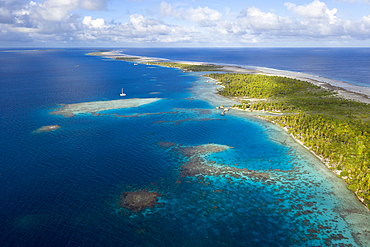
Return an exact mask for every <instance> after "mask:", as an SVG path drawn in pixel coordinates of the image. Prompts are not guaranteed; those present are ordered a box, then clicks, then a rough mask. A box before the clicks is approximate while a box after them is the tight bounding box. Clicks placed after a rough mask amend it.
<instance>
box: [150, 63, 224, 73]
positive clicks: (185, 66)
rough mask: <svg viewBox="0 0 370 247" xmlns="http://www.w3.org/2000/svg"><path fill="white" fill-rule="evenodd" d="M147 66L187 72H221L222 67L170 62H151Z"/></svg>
mask: <svg viewBox="0 0 370 247" xmlns="http://www.w3.org/2000/svg"><path fill="white" fill-rule="evenodd" d="M147 64H152V65H159V66H164V67H170V68H179V69H182V70H186V71H194V72H198V71H218V70H221V69H222V68H223V67H222V66H216V65H212V64H204V65H195V64H184V63H170V62H149V63H147Z"/></svg>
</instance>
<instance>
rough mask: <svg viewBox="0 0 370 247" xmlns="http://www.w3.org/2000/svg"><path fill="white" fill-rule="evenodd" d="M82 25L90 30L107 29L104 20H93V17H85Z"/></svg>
mask: <svg viewBox="0 0 370 247" xmlns="http://www.w3.org/2000/svg"><path fill="white" fill-rule="evenodd" d="M82 24H84V25H86V26H87V27H88V28H90V29H102V28H105V27H107V26H106V25H105V20H104V19H103V18H96V19H95V20H93V19H92V18H91V16H85V17H84V19H83V20H82Z"/></svg>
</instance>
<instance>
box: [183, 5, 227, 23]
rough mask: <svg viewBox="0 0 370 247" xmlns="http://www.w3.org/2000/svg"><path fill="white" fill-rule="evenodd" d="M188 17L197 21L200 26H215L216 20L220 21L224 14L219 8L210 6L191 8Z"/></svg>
mask: <svg viewBox="0 0 370 247" xmlns="http://www.w3.org/2000/svg"><path fill="white" fill-rule="evenodd" d="M187 17H188V19H189V20H191V21H195V22H197V23H198V25H199V26H202V27H206V26H215V25H216V24H215V22H217V21H220V20H221V18H222V14H221V13H220V12H218V11H217V10H214V9H210V8H208V7H205V8H201V7H198V8H196V9H193V8H190V9H188V10H187Z"/></svg>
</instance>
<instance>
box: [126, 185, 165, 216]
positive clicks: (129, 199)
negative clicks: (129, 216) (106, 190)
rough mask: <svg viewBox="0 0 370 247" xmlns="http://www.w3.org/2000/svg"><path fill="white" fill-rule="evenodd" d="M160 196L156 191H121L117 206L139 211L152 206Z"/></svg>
mask: <svg viewBox="0 0 370 247" xmlns="http://www.w3.org/2000/svg"><path fill="white" fill-rule="evenodd" d="M160 196H162V195H161V194H158V193H156V192H149V191H148V190H141V191H135V192H123V193H122V195H121V199H120V201H119V206H120V207H124V208H127V209H128V210H130V211H132V212H140V211H142V210H144V209H146V208H153V207H154V206H155V204H156V203H157V201H158V199H157V198H158V197H160Z"/></svg>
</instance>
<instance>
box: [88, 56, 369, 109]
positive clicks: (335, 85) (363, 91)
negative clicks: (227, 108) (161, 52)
mask: <svg viewBox="0 0 370 247" xmlns="http://www.w3.org/2000/svg"><path fill="white" fill-rule="evenodd" d="M88 55H95V56H102V57H105V58H112V59H122V60H125V58H127V59H128V61H130V59H132V58H134V59H133V60H132V61H135V62H138V63H147V62H169V61H170V60H167V59H162V58H151V57H142V56H132V55H127V54H121V53H120V51H109V52H96V53H89V54H88ZM170 62H172V63H179V64H190V65H213V64H208V63H202V62H189V61H170ZM219 71H225V72H231V73H245V74H261V75H272V76H282V77H288V78H293V79H297V80H301V81H307V82H310V83H312V84H314V85H317V86H320V87H322V88H325V89H328V90H333V91H335V92H336V93H337V95H338V96H339V97H343V98H345V99H350V100H355V101H360V102H363V103H367V104H370V88H368V87H361V86H356V85H352V84H349V83H346V82H342V81H336V80H333V79H328V78H323V77H319V76H314V75H309V74H305V73H299V72H290V71H281V70H276V69H269V68H256V69H255V70H254V69H247V68H243V67H237V66H223V68H222V69H221V70H219Z"/></svg>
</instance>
